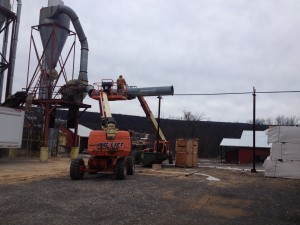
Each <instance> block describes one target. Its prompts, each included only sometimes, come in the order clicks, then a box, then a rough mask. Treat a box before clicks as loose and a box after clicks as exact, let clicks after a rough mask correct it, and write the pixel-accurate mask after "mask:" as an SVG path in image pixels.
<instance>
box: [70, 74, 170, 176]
mask: <svg viewBox="0 0 300 225" xmlns="http://www.w3.org/2000/svg"><path fill="white" fill-rule="evenodd" d="M88 93H89V96H90V97H91V98H93V99H95V100H97V101H98V102H99V106H100V114H101V130H95V131H91V132H90V135H89V140H88V154H89V155H90V158H89V160H88V164H87V166H86V165H85V162H84V160H83V159H82V158H77V159H74V160H73V161H72V162H71V166H70V176H71V178H72V179H73V180H78V179H82V178H83V176H84V174H85V173H89V174H97V173H106V174H107V173H109V174H114V175H115V177H116V179H124V178H125V177H126V175H132V174H133V173H134V169H135V167H134V158H133V156H131V149H132V143H131V137H130V133H129V131H120V130H118V128H117V126H116V122H115V120H114V118H113V117H112V114H111V111H110V107H109V103H108V102H109V101H117V100H131V99H134V98H136V97H138V98H139V99H141V100H143V101H142V102H143V104H142V107H143V109H144V111H145V112H146V115H149V116H150V118H151V120H152V121H155V122H156V120H155V118H154V116H153V114H152V112H151V111H150V109H149V106H148V104H147V103H146V101H145V99H144V98H143V96H162V95H173V93H174V88H173V86H170V87H150V88H137V87H129V86H127V85H126V86H125V87H124V89H122V90H118V89H117V88H116V85H115V83H114V81H113V80H111V79H104V80H102V82H101V83H95V84H94V87H93V88H92V89H91V90H90V91H89V92H88ZM155 124H156V127H157V122H156V123H155ZM161 134H162V133H161ZM161 137H162V138H161V139H162V140H161V141H162V142H160V143H159V145H157V146H158V148H159V149H158V150H156V149H154V151H152V150H149V152H150V153H151V154H153V152H155V153H157V154H156V155H157V156H158V157H157V158H156V159H155V160H156V161H157V159H158V160H162V159H164V160H165V159H166V157H167V156H169V155H170V154H169V153H170V151H169V143H168V142H167V141H166V140H165V138H164V136H163V134H162V136H161ZM160 146H161V147H160ZM145 154H146V153H145Z"/></svg>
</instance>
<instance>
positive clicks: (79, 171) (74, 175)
mask: <svg viewBox="0 0 300 225" xmlns="http://www.w3.org/2000/svg"><path fill="white" fill-rule="evenodd" d="M84 169H85V163H84V161H83V159H82V158H76V159H73V160H72V162H71V166H70V177H71V179H72V180H81V179H82V178H83V175H84Z"/></svg>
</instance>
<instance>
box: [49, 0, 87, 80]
mask: <svg viewBox="0 0 300 225" xmlns="http://www.w3.org/2000/svg"><path fill="white" fill-rule="evenodd" d="M61 14H66V15H67V16H68V17H69V18H70V19H71V21H72V24H73V26H74V29H75V31H76V33H77V36H78V38H79V41H80V44H81V56H80V68H79V75H78V80H79V82H80V83H82V84H85V85H87V84H88V76H87V66H88V52H89V46H88V41H87V38H86V36H85V33H84V31H83V29H82V26H81V23H80V21H79V18H78V16H77V14H76V13H75V12H74V10H73V9H71V8H70V7H68V6H65V5H59V6H58V7H57V11H56V13H55V15H54V16H58V15H61Z"/></svg>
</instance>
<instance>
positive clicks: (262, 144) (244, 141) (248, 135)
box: [220, 130, 272, 148]
mask: <svg viewBox="0 0 300 225" xmlns="http://www.w3.org/2000/svg"><path fill="white" fill-rule="evenodd" d="M220 146H231V147H253V131H252V130H244V131H243V133H242V136H241V138H240V139H236V138H223V140H222V142H221V144H220ZM271 146H272V145H271V144H268V136H267V134H266V132H265V131H256V132H255V147H257V148H271Z"/></svg>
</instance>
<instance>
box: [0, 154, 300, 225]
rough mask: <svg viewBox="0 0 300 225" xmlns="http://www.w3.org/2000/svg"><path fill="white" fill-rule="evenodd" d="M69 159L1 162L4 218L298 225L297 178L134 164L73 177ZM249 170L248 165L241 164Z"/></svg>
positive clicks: (299, 192)
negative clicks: (129, 169)
mask: <svg viewBox="0 0 300 225" xmlns="http://www.w3.org/2000/svg"><path fill="white" fill-rule="evenodd" d="M69 164H70V160H69V159H66V158H51V159H50V160H49V162H48V163H40V162H39V160H38V159H30V160H28V159H17V160H14V161H9V160H5V159H1V160H0V202H1V207H0V218H1V220H0V224H27V225H28V224H131V225H132V224H214V225H215V224H261V225H265V224H272V225H273V224H278V225H279V224H280V225H284V224H300V180H293V179H280V178H265V177H264V174H263V172H261V171H260V170H258V171H259V172H258V173H250V172H249V169H251V167H250V168H241V167H238V168H230V169H228V165H225V167H226V168H227V169H224V165H223V166H222V165H216V166H214V165H215V164H209V163H207V162H200V164H199V166H200V167H199V168H188V169H187V168H177V167H174V166H166V167H163V168H162V169H159V170H155V169H149V168H142V167H140V166H137V168H136V173H135V175H133V176H127V179H126V180H122V181H118V180H114V179H113V177H111V176H100V175H96V176H92V175H87V176H85V178H84V179H83V180H79V181H72V180H71V179H70V178H69ZM242 169H245V170H242Z"/></svg>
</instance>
